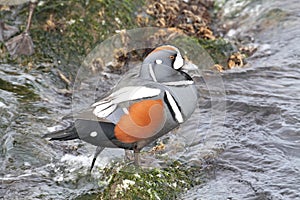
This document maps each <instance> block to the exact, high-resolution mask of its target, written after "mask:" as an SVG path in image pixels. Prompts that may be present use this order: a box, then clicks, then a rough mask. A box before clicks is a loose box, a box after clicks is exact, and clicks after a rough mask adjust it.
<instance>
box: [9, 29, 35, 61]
mask: <svg viewBox="0 0 300 200" xmlns="http://www.w3.org/2000/svg"><path fill="white" fill-rule="evenodd" d="M5 46H6V48H7V50H8V52H9V54H10V55H11V56H18V55H28V56H30V55H32V54H33V53H34V48H33V42H32V39H31V37H30V35H29V33H26V32H25V33H22V34H21V35H17V36H16V37H13V38H12V39H10V40H8V41H7V42H5Z"/></svg>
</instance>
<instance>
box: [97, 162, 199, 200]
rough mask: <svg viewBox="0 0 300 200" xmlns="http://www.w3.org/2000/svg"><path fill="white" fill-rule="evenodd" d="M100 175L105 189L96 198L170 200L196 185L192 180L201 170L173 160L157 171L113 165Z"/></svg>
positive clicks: (156, 169) (195, 181) (155, 169)
mask: <svg viewBox="0 0 300 200" xmlns="http://www.w3.org/2000/svg"><path fill="white" fill-rule="evenodd" d="M117 165H118V164H117ZM103 173H104V175H103V176H104V177H106V178H105V180H104V181H102V182H101V183H100V185H105V184H106V185H107V186H106V187H105V189H104V190H103V192H101V193H100V194H99V195H98V197H97V199H124V200H127V199H130V200H131V199H174V198H176V197H177V196H178V195H179V194H180V193H182V192H184V191H186V190H187V189H189V188H191V187H192V186H193V185H196V184H200V181H199V180H195V177H199V174H201V169H200V168H193V167H187V166H184V165H182V164H181V163H180V162H177V161H175V162H173V163H172V164H170V165H169V166H167V167H166V168H159V169H158V168H154V169H141V168H136V167H134V166H128V165H121V166H116V165H113V166H112V167H108V168H105V169H104V170H103ZM195 174H197V175H195Z"/></svg>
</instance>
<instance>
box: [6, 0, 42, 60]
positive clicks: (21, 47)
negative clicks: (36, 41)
mask: <svg viewBox="0 0 300 200" xmlns="http://www.w3.org/2000/svg"><path fill="white" fill-rule="evenodd" d="M35 7H36V3H32V2H31V3H30V4H29V16H28V19H27V25H26V29H25V31H24V32H23V33H22V34H20V35H17V36H16V37H13V38H12V39H10V40H8V41H7V42H5V46H6V48H7V50H8V52H9V54H10V55H11V56H18V55H32V54H33V53H34V48H33V42H32V39H31V37H30V35H29V29H30V26H31V21H32V15H33V11H34V9H35Z"/></svg>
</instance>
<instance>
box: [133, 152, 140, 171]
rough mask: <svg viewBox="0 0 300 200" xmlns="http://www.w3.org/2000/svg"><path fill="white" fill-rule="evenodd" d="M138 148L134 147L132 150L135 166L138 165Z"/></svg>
mask: <svg viewBox="0 0 300 200" xmlns="http://www.w3.org/2000/svg"><path fill="white" fill-rule="evenodd" d="M140 151H141V150H140V149H138V148H134V149H133V152H134V165H135V166H137V167H138V166H140Z"/></svg>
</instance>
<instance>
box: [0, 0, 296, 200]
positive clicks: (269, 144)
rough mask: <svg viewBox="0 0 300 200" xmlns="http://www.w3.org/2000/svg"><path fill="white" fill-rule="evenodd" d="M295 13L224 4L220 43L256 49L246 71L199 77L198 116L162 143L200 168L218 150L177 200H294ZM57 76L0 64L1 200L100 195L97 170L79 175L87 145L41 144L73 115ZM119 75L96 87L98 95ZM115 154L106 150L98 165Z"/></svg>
mask: <svg viewBox="0 0 300 200" xmlns="http://www.w3.org/2000/svg"><path fill="white" fill-rule="evenodd" d="M233 4H234V5H235V6H232V5H233ZM299 10H300V4H299V3H298V1H297V0H291V1H289V2H288V3H287V2H283V1H279V0H274V1H271V0H266V1H258V0H252V1H242V3H240V1H237V0H229V1H227V2H226V4H225V5H224V7H223V10H222V13H223V14H222V17H221V19H222V20H221V21H220V24H223V23H224V24H227V25H233V27H232V28H231V30H230V31H229V32H228V33H227V35H226V37H234V38H238V39H241V40H242V41H248V42H251V43H252V45H253V46H256V47H258V50H257V52H255V54H254V55H253V56H252V57H251V58H250V59H249V60H248V65H247V67H245V68H238V69H233V70H228V71H225V72H223V73H221V74H219V75H216V74H205V73H203V74H202V75H203V77H204V83H201V80H199V88H200V91H201V98H200V103H199V108H200V109H199V110H197V111H196V112H195V113H194V114H193V116H192V118H191V119H190V120H189V121H188V122H187V123H186V124H185V125H184V126H183V127H182V128H181V129H179V130H178V131H177V132H176V134H173V135H171V136H169V137H170V140H169V144H168V145H167V152H168V155H169V156H170V157H172V158H179V157H180V159H181V160H183V161H186V162H187V163H189V164H190V165H198V164H203V163H204V164H206V161H205V159H202V158H203V157H204V156H203V155H207V153H211V152H217V153H216V154H215V155H216V156H217V157H216V158H215V159H212V161H210V163H207V165H210V166H211V167H212V168H213V169H212V170H211V172H210V173H208V175H207V177H206V179H205V182H204V183H203V184H202V185H200V186H196V187H194V188H192V189H190V190H189V191H187V192H186V193H185V194H183V195H182V196H181V197H180V198H181V199H204V200H206V199H209V200H210V199H212V200H215V199H216V200H219V199H233V200H235V199H237V200H239V199H262V200H264V199H300V176H299V172H300V132H299V130H300V112H299V110H300V68H299V66H300V59H299V58H300V53H299V52H300V47H299V44H300V14H299V13H300V12H299ZM55 70H56V69H53V68H50V69H49V68H48V67H47V66H40V67H39V68H37V69H34V70H31V71H29V72H28V71H26V70H25V69H22V68H20V66H13V65H7V64H1V65H0V112H1V117H0V135H1V139H0V145H1V152H0V163H1V166H0V183H1V184H0V199H1V198H2V199H72V198H75V197H77V196H78V195H80V194H83V193H85V192H87V191H92V190H94V189H95V188H97V183H98V178H97V177H98V175H99V174H97V171H96V170H94V173H93V175H92V176H87V175H86V170H87V169H88V166H89V165H90V162H91V156H92V154H93V151H94V148H93V147H92V146H91V145H88V144H86V143H84V142H80V141H75V142H64V143H62V142H47V141H46V140H44V139H42V138H41V135H43V134H44V133H45V132H46V131H48V130H49V127H50V126H53V125H55V124H56V123H57V122H59V121H60V119H61V117H62V116H63V115H66V114H69V113H70V112H71V96H70V95H69V94H68V92H66V91H65V90H62V89H61V88H65V85H64V83H63V82H62V81H61V80H60V79H59V78H58V77H57V75H56V74H57V72H56V71H55ZM118 78H119V76H118V75H111V77H109V78H108V79H107V78H105V77H103V79H101V80H100V83H99V84H102V85H107V87H105V88H103V90H104V91H105V90H108V89H109V88H110V87H111V86H112V85H113V84H114V82H115V81H116V80H117V79H118ZM224 89H225V90H224ZM83 101H84V100H83ZM192 130H193V131H192ZM195 130H196V132H195ZM194 133H197V134H198V135H195V134H194ZM189 134H192V135H189ZM172 145H173V146H172ZM175 146H176V149H178V150H177V151H172V150H173V149H174V148H175ZM180 147H182V148H180ZM182 152H184V153H182ZM122 156H123V151H122V150H118V149H113V150H112V149H109V150H105V151H104V152H103V153H102V154H101V156H100V157H101V158H100V159H98V162H97V165H98V166H103V165H105V164H106V163H108V162H110V161H111V160H112V159H118V158H120V157H122Z"/></svg>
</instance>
